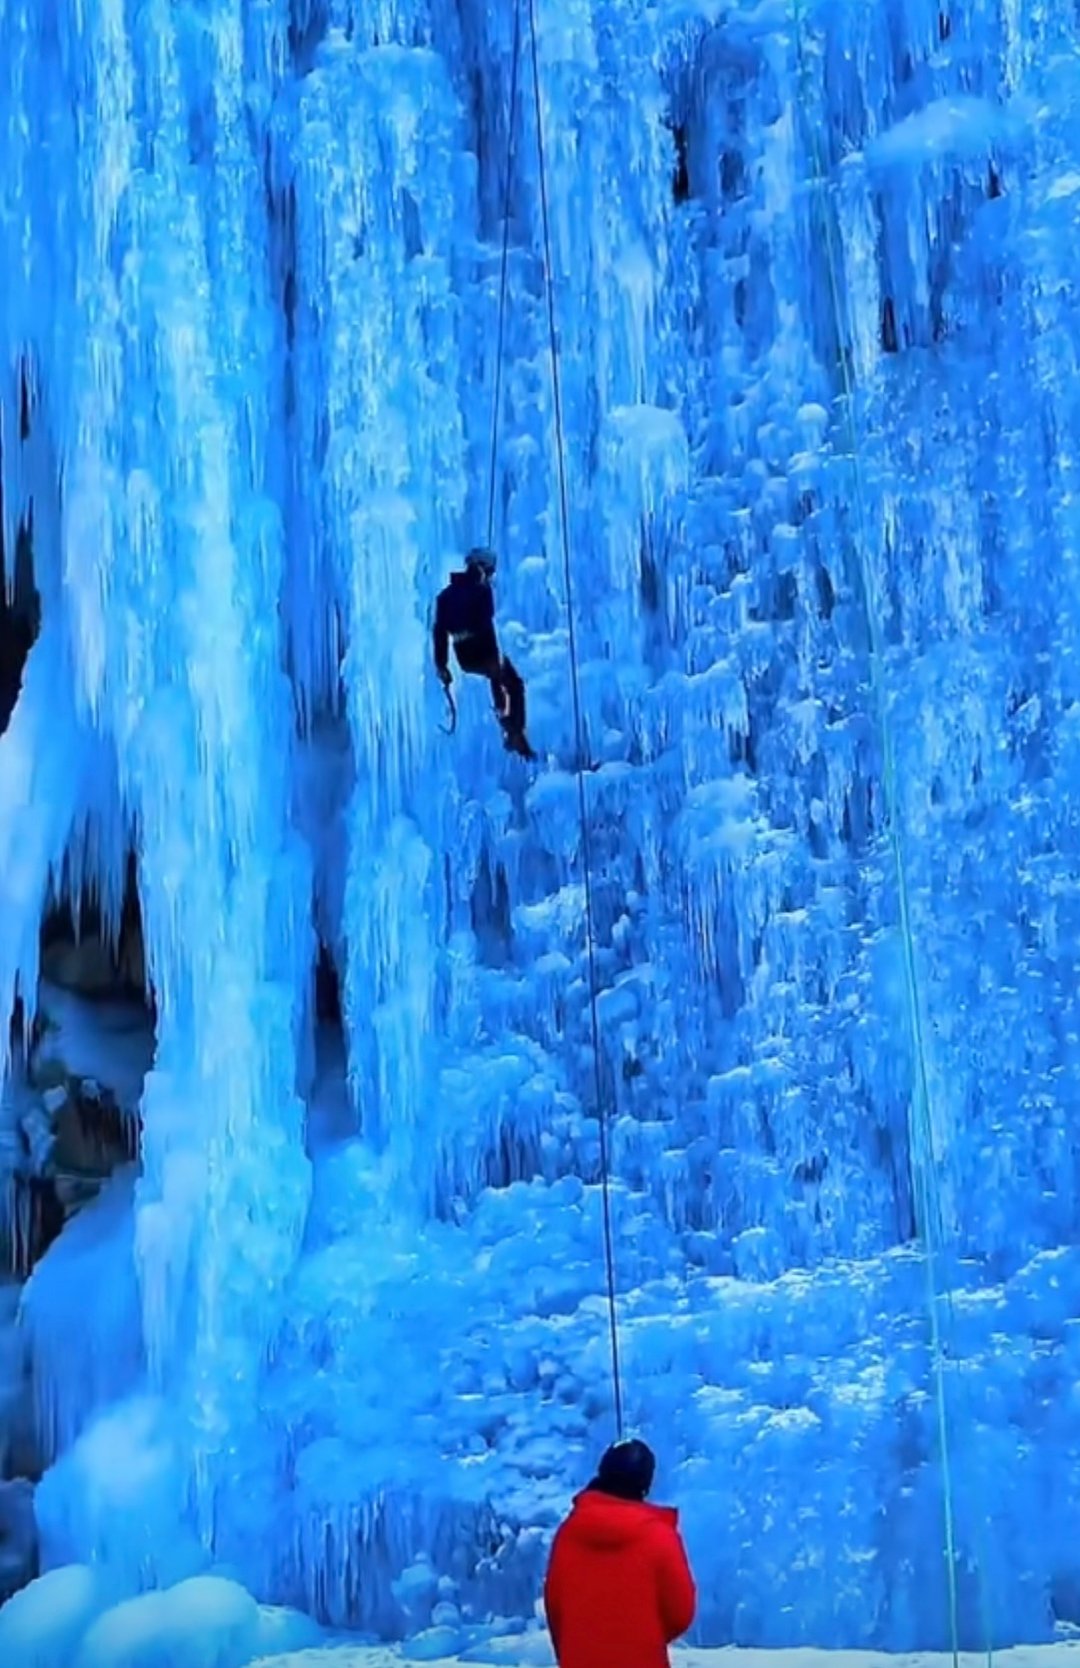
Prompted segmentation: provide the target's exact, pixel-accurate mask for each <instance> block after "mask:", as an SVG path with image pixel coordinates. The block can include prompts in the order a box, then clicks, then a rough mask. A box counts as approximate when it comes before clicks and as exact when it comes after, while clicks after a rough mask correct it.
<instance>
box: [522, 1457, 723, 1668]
mask: <svg viewBox="0 0 1080 1668" xmlns="http://www.w3.org/2000/svg"><path fill="white" fill-rule="evenodd" d="M655 1470H656V1461H655V1459H654V1458H653V1454H652V1450H651V1449H650V1448H649V1447H648V1445H647V1444H646V1443H644V1442H639V1441H638V1440H636V1439H635V1440H633V1441H630V1442H616V1443H615V1444H614V1445H613V1446H612V1447H610V1448H609V1449H608V1450H607V1452H606V1453H605V1455H604V1457H603V1458H602V1459H601V1461H600V1468H599V1470H598V1472H597V1474H596V1476H595V1477H594V1478H593V1480H592V1482H591V1483H590V1484H589V1486H588V1488H586V1489H585V1490H583V1492H582V1493H581V1494H579V1495H577V1496H576V1498H575V1500H574V1506H573V1510H572V1511H571V1513H570V1515H569V1517H568V1518H567V1519H566V1521H565V1522H564V1523H562V1524H561V1525H560V1526H559V1528H558V1529H557V1530H556V1533H555V1540H554V1542H553V1544H552V1548H551V1559H550V1561H549V1563H548V1571H547V1578H546V1580H545V1582H544V1609H545V1611H546V1612H547V1621H548V1628H549V1630H550V1633H551V1643H552V1646H553V1647H554V1650H555V1655H556V1656H557V1658H558V1660H559V1668H668V1654H667V1648H668V1646H669V1645H670V1644H671V1643H672V1641H673V1640H675V1639H678V1637H679V1635H680V1634H683V1633H685V1632H686V1630H687V1628H688V1627H689V1626H690V1624H691V1622H692V1621H693V1619H694V1609H695V1604H696V1599H697V1595H696V1593H695V1591H694V1578H693V1576H692V1575H691V1573H690V1565H689V1563H688V1561H687V1557H686V1551H685V1548H684V1547H683V1543H682V1537H681V1536H680V1534H679V1519H678V1513H677V1512H676V1511H675V1510H674V1509H673V1508H672V1507H670V1506H650V1505H647V1504H646V1501H645V1496H646V1495H647V1494H648V1492H649V1489H650V1488H651V1487H652V1480H653V1473H654V1471H655Z"/></svg>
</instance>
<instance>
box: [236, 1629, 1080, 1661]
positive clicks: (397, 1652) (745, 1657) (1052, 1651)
mask: <svg viewBox="0 0 1080 1668" xmlns="http://www.w3.org/2000/svg"><path fill="white" fill-rule="evenodd" d="M541 1637H543V1638H544V1642H545V1644H546V1637H545V1636H540V1635H531V1636H527V1637H525V1638H520V1639H513V1640H510V1639H506V1640H499V1641H498V1644H499V1650H498V1652H497V1653H496V1652H495V1651H494V1650H492V1651H484V1652H483V1653H478V1652H469V1653H467V1656H466V1657H464V1658H463V1657H453V1658H450V1657H444V1658H440V1659H439V1661H438V1662H437V1663H433V1664H432V1668H450V1664H451V1663H452V1662H461V1661H464V1660H468V1661H470V1662H482V1663H489V1664H495V1663H498V1664H500V1665H503V1664H505V1668H532V1665H533V1664H534V1663H535V1662H536V1660H537V1656H536V1651H535V1648H534V1649H532V1650H530V1649H529V1646H530V1645H532V1644H533V1641H534V1640H535V1639H539V1638H541ZM503 1647H505V1651H504V1650H503ZM412 1660H415V1659H414V1658H410V1657H409V1655H408V1654H407V1650H406V1649H405V1648H400V1649H399V1648H398V1647H396V1646H395V1647H387V1646H378V1647H371V1646H355V1645H335V1646H330V1647H327V1648H316V1649H314V1650H305V1651H293V1652H291V1653H290V1654H289V1655H288V1656H274V1657H264V1658H263V1660H262V1661H261V1662H259V1663H258V1664H253V1665H252V1668H270V1665H271V1664H272V1665H273V1668H392V1665H393V1664H396V1663H402V1662H409V1661H412ZM987 1660H988V1658H987V1655H986V1654H985V1653H981V1652H980V1653H978V1654H976V1653H974V1652H964V1653H963V1654H961V1655H960V1657H959V1658H958V1659H955V1668H986V1664H987ZM992 1660H993V1661H994V1662H995V1663H997V1664H999V1665H1000V1668H1077V1664H1080V1642H1077V1641H1075V1640H1069V1641H1062V1642H1060V1643H1058V1644H1056V1645H1021V1646H1019V1647H1017V1648H1016V1649H1013V1650H1008V1651H995V1652H994V1653H993V1658H992ZM671 1663H672V1668H947V1665H948V1668H954V1658H953V1657H952V1656H951V1655H948V1654H947V1653H944V1652H941V1653H934V1652H929V1651H928V1652H925V1653H916V1654H912V1655H905V1656H902V1655H890V1654H888V1653H887V1652H883V1651H816V1650H809V1649H803V1650H790V1651H746V1650H739V1649H737V1648H735V1647H734V1646H729V1647H727V1648H725V1649H722V1650H709V1651H706V1650H690V1649H682V1648H679V1647H676V1649H675V1650H673V1651H672V1653H671Z"/></svg>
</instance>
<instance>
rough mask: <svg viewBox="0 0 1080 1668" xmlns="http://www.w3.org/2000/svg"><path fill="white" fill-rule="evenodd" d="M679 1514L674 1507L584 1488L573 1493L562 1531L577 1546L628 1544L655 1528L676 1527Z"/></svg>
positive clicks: (612, 1547) (666, 1528)
mask: <svg viewBox="0 0 1080 1668" xmlns="http://www.w3.org/2000/svg"><path fill="white" fill-rule="evenodd" d="M678 1523H679V1514H678V1512H677V1511H676V1509H675V1507H674V1506H650V1505H649V1504H648V1502H647V1501H645V1500H620V1499H619V1498H618V1497H617V1496H616V1495H614V1494H604V1493H603V1492H602V1491H601V1490H600V1489H595V1488H587V1489H584V1490H583V1491H582V1492H581V1493H580V1494H576V1495H575V1496H574V1509H573V1511H572V1512H571V1514H570V1516H569V1517H568V1518H567V1520H566V1531H565V1532H566V1534H567V1535H568V1536H569V1537H571V1538H572V1539H573V1540H574V1541H576V1542H577V1543H578V1544H579V1545H581V1546H594V1547H597V1548H600V1547H605V1548H610V1549H614V1548H615V1547H622V1546H629V1545H630V1544H631V1543H632V1542H634V1541H638V1540H641V1539H642V1538H643V1537H645V1536H648V1535H652V1534H655V1533H656V1531H657V1529H663V1530H668V1531H671V1530H672V1529H677V1528H678Z"/></svg>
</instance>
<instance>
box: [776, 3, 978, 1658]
mask: <svg viewBox="0 0 1080 1668" xmlns="http://www.w3.org/2000/svg"><path fill="white" fill-rule="evenodd" d="M792 22H793V27H794V34H795V54H796V68H797V74H798V99H799V108H800V113H801V115H802V122H803V127H804V129H805V131H806V134H807V137H808V144H809V148H810V153H811V160H812V163H813V169H814V184H815V185H816V186H817V187H819V188H823V187H825V186H826V185H827V182H828V174H827V169H826V163H825V158H824V155H823V153H822V147H821V141H820V137H819V133H818V125H817V123H816V122H815V120H814V117H813V112H812V111H811V110H810V107H809V98H808V96H807V93H806V82H807V79H808V74H809V65H808V63H807V59H806V51H805V41H804V34H805V0H793V6H792ZM822 218H823V221H824V232H825V236H824V247H825V265H826V269H827V272H828V279H829V294H830V301H831V306H832V312H833V325H834V329H835V331H836V341H837V351H838V355H839V359H840V374H841V380H842V383H843V393H844V413H845V418H846V428H847V431H848V455H849V457H850V459H851V477H852V488H853V499H854V504H855V519H856V538H855V546H856V557H857V561H858V569H859V583H860V588H861V590H862V594H863V607H864V611H865V614H866V625H867V633H868V636H869V646H870V653H869V662H870V681H871V687H872V690H873V697H874V705H875V706H876V708H877V712H878V722H879V727H880V731H881V744H882V763H883V771H882V776H883V783H884V788H885V803H886V812H887V818H888V826H889V846H890V850H891V854H892V866H893V871H894V875H895V880H896V890H897V903H898V911H899V918H900V919H899V925H900V936H901V941H902V943H903V950H904V957H903V959H904V992H905V1002H906V1007H907V1010H908V1022H909V1024H910V1026H911V1037H912V1045H913V1053H914V1056H915V1084H914V1094H913V1097H912V1131H911V1136H912V1153H913V1160H914V1161H913V1164H912V1173H913V1174H912V1180H913V1184H914V1193H915V1210H916V1226H917V1227H918V1228H919V1229H920V1230H921V1233H922V1236H923V1243H924V1248H925V1264H926V1280H927V1301H928V1305H929V1310H930V1354H931V1360H932V1371H933V1375H934V1389H935V1400H936V1404H937V1428H938V1442H939V1445H940V1451H941V1476H942V1493H943V1496H944V1499H943V1514H944V1518H945V1563H946V1581H947V1588H948V1607H949V1629H950V1641H951V1655H952V1660H953V1665H954V1668H959V1660H960V1644H959V1594H958V1590H957V1578H956V1553H957V1548H956V1534H955V1522H956V1518H955V1504H954V1502H955V1484H954V1478H953V1466H952V1448H951V1442H950V1435H949V1420H948V1403H947V1397H946V1382H945V1379H946V1370H947V1369H946V1362H947V1355H948V1352H947V1348H946V1343H945V1340H944V1339H943V1336H942V1326H941V1317H940V1302H941V1298H942V1297H943V1296H944V1298H945V1303H946V1308H947V1311H948V1313H949V1317H950V1321H951V1320H952V1294H951V1292H950V1291H949V1289H948V1287H947V1286H946V1288H945V1290H944V1292H942V1291H941V1290H940V1289H939V1285H938V1273H937V1261H938V1258H939V1256H940V1255H941V1250H942V1240H943V1237H944V1228H943V1224H942V1222H941V1219H940V1212H939V1211H937V1210H936V1209H935V1197H934V1194H933V1191H932V1188H931V1185H930V1178H929V1176H928V1174H927V1165H928V1164H929V1165H936V1164H937V1162H938V1161H937V1156H936V1153H935V1150H934V1134H933V1123H932V1118H931V1097H930V1080H929V1072H928V1070H927V1064H926V1038H925V1030H924V1025H923V1017H922V1007H921V1003H920V999H919V979H918V969H917V965H916V956H915V939H914V933H913V930H912V925H911V898H910V892H909V888H908V880H907V863H906V860H905V855H904V843H903V832H902V829H901V825H900V811H899V795H898V793H897V786H896V783H897V773H896V753H895V747H894V742H893V732H892V723H891V720H890V718H889V709H888V703H887V700H886V693H885V688H884V681H883V672H882V667H883V663H884V658H885V657H884V651H883V646H882V635H881V627H880V624H879V621H878V615H877V609H876V607H875V603H874V590H873V575H872V573H871V571H870V566H869V562H868V558H867V547H868V538H867V524H868V515H867V509H866V498H867V495H866V488H865V483H864V479H863V470H862V458H861V436H860V433H859V429H858V427H857V423H856V394H857V392H858V390H857V388H856V384H855V376H854V371H853V367H852V364H851V363H850V362H849V357H848V351H847V346H846V343H847V341H848V339H849V338H850V336H851V334H852V333H851V332H850V330H848V331H846V330H845V312H846V309H845V307H844V304H843V298H842V293H841V280H840V261H839V257H838V255H837V250H836V243H835V233H834V229H833V224H832V219H831V216H830V214H829V212H828V205H827V204H826V205H825V210H824V213H823V217H822ZM981 1585H982V1586H983V1601H984V1609H985V1598H986V1594H985V1583H982V1584H981ZM984 1622H986V1641H987V1655H988V1658H990V1656H991V1647H990V1637H991V1635H990V1628H989V1624H988V1621H987V1618H986V1617H985V1614H984Z"/></svg>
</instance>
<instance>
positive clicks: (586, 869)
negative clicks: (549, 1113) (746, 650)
mask: <svg viewBox="0 0 1080 1668" xmlns="http://www.w3.org/2000/svg"><path fill="white" fill-rule="evenodd" d="M523 5H527V7H528V24H529V45H530V56H531V61H532V81H533V103H534V108H535V118H536V152H537V180H538V185H539V192H540V214H541V229H542V234H543V256H544V292H545V298H546V312H547V328H548V348H549V356H550V362H551V392H552V409H553V413H554V420H555V442H556V447H555V450H556V462H557V469H558V484H559V523H560V530H561V535H562V557H563V576H564V582H565V586H566V614H567V625H568V639H569V652H570V688H571V695H572V699H573V711H574V748H575V756H576V757H575V774H576V776H577V790H578V816H579V820H580V825H581V859H582V878H583V887H582V890H583V896H584V914H585V950H586V960H587V966H588V975H589V1013H590V1023H591V1040H592V1053H593V1075H594V1094H595V1098H596V1114H597V1121H598V1126H599V1133H600V1198H601V1212H602V1219H603V1241H604V1271H605V1280H606V1285H607V1311H608V1330H609V1336H610V1348H611V1379H612V1387H613V1393H614V1409H615V1432H616V1437H617V1438H619V1439H621V1438H622V1434H623V1398H622V1374H621V1370H620V1361H619V1325H618V1310H617V1302H616V1282H615V1249H614V1235H613V1232H612V1216H611V1151H610V1146H611V1144H610V1138H609V1130H608V1116H607V1111H606V1097H605V1094H604V1083H603V1073H602V1070H601V1064H600V1019H599V1013H598V1010H597V976H596V932H595V914H594V909H593V888H592V850H591V844H590V837H589V815H588V804H587V800H586V792H585V726H584V722H583V718H582V709H581V678H580V668H579V663H578V647H577V632H576V627H575V621H574V595H573V574H572V568H571V560H570V512H569V496H568V491H567V484H566V443H565V436H564V430H563V413H562V386H561V382H560V377H559V347H558V334H557V331H556V327H555V294H554V274H553V268H552V255H551V226H550V218H549V214H548V193H547V166H546V160H545V154H544V122H543V101H542V99H541V94H540V61H539V51H538V48H537V30H536V6H535V0H514V40H513V48H512V58H511V71H510V113H509V125H508V134H507V154H506V176H505V181H504V188H503V237H502V261H501V267H500V275H499V326H498V338H497V357H496V362H495V391H494V398H493V401H492V416H491V467H490V475H489V482H488V519H487V543H488V547H489V548H490V547H491V546H492V544H493V541H494V533H495V475H496V464H497V458H498V441H499V418H500V403H501V398H502V370H503V348H504V342H505V332H506V301H507V288H508V285H507V272H508V265H509V249H510V191H511V181H512V175H513V164H514V148H515V136H516V127H517V113H518V111H517V106H518V83H519V69H520V58H521V45H522V16H521V13H522V7H523Z"/></svg>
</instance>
